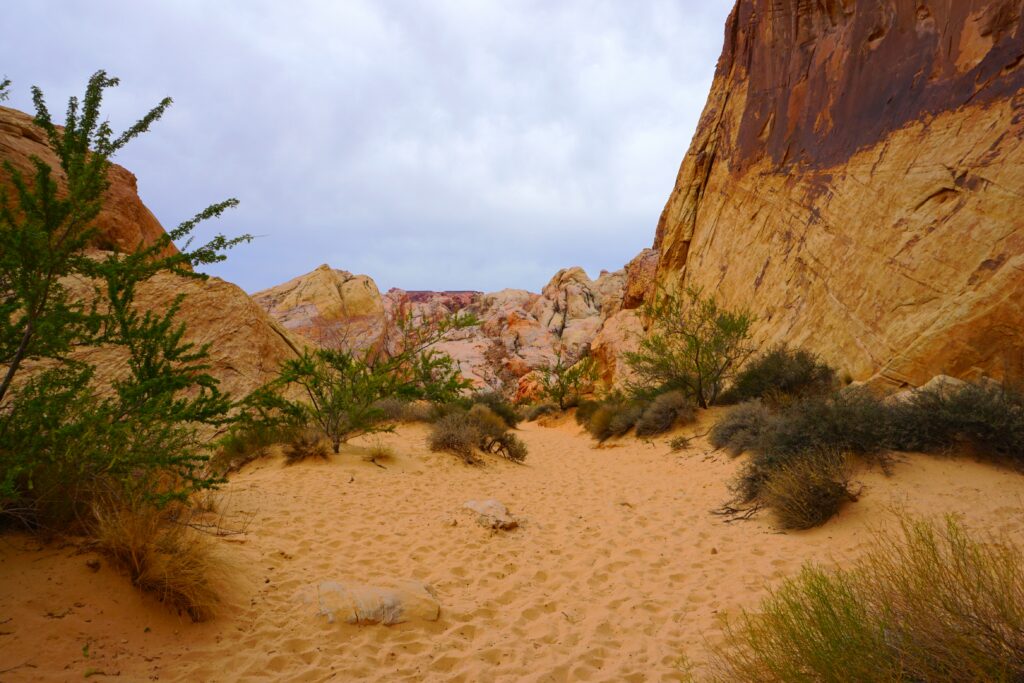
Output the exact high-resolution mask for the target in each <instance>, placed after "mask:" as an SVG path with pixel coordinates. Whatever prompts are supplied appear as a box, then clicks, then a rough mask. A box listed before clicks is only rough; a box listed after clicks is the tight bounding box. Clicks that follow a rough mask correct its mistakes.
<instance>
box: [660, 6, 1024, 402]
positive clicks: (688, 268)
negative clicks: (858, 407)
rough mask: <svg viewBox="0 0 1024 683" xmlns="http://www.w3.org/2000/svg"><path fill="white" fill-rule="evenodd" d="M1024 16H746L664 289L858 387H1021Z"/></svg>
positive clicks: (707, 130)
mask: <svg viewBox="0 0 1024 683" xmlns="http://www.w3.org/2000/svg"><path fill="white" fill-rule="evenodd" d="M1022 4H1024V3H1022V0H919V1H915V2H911V1H910V0H886V1H884V2H871V3H868V2H855V1H854V0H825V1H824V2H814V3H811V2H804V1H803V0H739V1H738V3H737V5H736V7H735V9H734V10H733V12H732V14H731V16H730V17H729V20H728V23H727V26H726V32H725V46H724V49H723V52H722V56H721V58H720V60H719V63H718V67H717V72H716V75H715V79H714V84H713V86H712V89H711V94H710V97H709V99H708V103H707V106H706V108H705V111H704V114H703V117H702V119H701V121H700V125H699V127H698V130H697V133H696V135H695V137H694V139H693V142H692V145H691V147H690V150H689V152H688V153H687V155H686V158H685V159H684V161H683V164H682V167H681V169H680V172H679V177H678V180H677V183H676V187H675V189H674V190H673V192H672V195H671V197H670V198H669V201H668V203H667V205H666V207H665V209H664V212H663V214H662V216H661V220H660V222H659V225H658V230H657V236H656V240H655V246H656V247H657V248H658V249H659V250H660V252H661V263H660V266H659V269H658V280H659V282H660V283H662V284H664V285H668V286H670V287H671V286H677V285H679V284H680V283H682V282H685V283H688V284H694V285H698V286H704V287H706V288H708V289H709V290H714V291H715V292H717V293H718V294H719V295H720V296H721V297H722V298H723V299H724V300H725V301H726V302H727V303H729V304H730V305H743V306H747V307H749V308H751V309H752V310H753V311H754V312H755V313H756V314H757V316H758V317H759V322H758V324H757V329H756V333H757V337H758V340H759V341H761V342H763V343H771V342H775V341H788V342H790V343H793V344H801V345H804V346H807V347H809V348H812V349H814V350H816V351H818V352H819V353H821V354H822V355H823V356H824V357H825V358H826V359H827V360H828V361H829V362H830V363H832V364H834V365H836V366H837V367H839V368H841V369H843V370H845V371H846V372H847V373H848V374H849V375H850V376H851V377H853V378H854V379H859V380H867V379H873V380H874V381H875V382H878V383H891V384H897V385H902V384H920V383H922V382H924V381H926V380H927V379H928V378H930V377H931V376H933V375H936V374H939V373H947V374H955V375H960V376H972V375H976V374H982V373H984V374H988V375H992V376H996V377H1000V376H1004V375H1010V376H1015V377H1020V376H1021V372H1022V369H1024V368H1022V361H1024V306H1022V305H1021V302H1020V301H1019V296H1020V293H1021V292H1024V217H1022V216H1024V212H1022V207H1024V146H1022V145H1021V140H1022V138H1024V19H1022V9H1024V8H1022Z"/></svg>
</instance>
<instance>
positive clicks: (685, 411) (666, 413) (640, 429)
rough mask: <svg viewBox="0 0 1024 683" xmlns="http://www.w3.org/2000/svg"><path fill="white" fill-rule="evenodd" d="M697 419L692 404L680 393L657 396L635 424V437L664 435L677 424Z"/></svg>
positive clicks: (674, 392)
mask: <svg viewBox="0 0 1024 683" xmlns="http://www.w3.org/2000/svg"><path fill="white" fill-rule="evenodd" d="M696 418H697V411H696V410H694V407H693V404H692V403H691V402H690V400H689V399H687V398H686V396H685V395H684V394H683V392H681V391H669V392H667V393H664V394H659V395H658V396H656V397H655V398H654V400H653V401H651V403H650V404H649V405H648V406H647V407H646V408H644V411H643V414H642V415H641V416H640V419H639V420H637V422H636V435H637V436H656V435H658V434H664V433H665V432H667V431H669V430H670V429H672V427H674V426H676V425H677V424H689V423H691V422H693V421H694V420H695V419H696Z"/></svg>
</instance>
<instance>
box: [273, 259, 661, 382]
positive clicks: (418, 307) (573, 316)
mask: <svg viewBox="0 0 1024 683" xmlns="http://www.w3.org/2000/svg"><path fill="white" fill-rule="evenodd" d="M656 264H657V253H656V252H654V251H653V250H645V251H644V252H643V253H642V254H641V255H640V256H638V257H637V259H634V261H632V262H631V263H630V265H629V266H627V267H626V268H624V269H622V270H618V271H615V272H607V271H602V273H601V275H600V276H598V278H597V279H595V280H592V279H590V277H589V276H588V275H587V273H586V271H584V270H583V269H582V268H579V267H573V268H565V269H562V270H560V271H558V272H557V273H556V274H555V275H554V276H553V277H552V278H551V280H550V281H549V282H548V283H547V284H546V285H545V286H544V288H543V289H542V290H541V292H540V293H534V292H529V291H526V290H522V289H504V290H501V291H498V292H489V293H484V292H478V291H472V290H453V291H437V292H434V291H425V290H411V291H407V290H403V289H397V288H393V289H390V290H388V291H387V293H385V294H383V295H381V294H380V292H379V290H378V288H377V286H376V284H375V283H374V282H373V280H372V278H370V277H369V276H366V275H353V274H352V273H349V272H348V271H344V270H337V269H334V268H331V267H329V266H320V267H319V268H317V269H316V270H314V271H312V272H310V273H307V274H305V275H301V276H299V277H297V278H293V279H292V280H289V281H288V282H286V283H283V284H281V285H278V286H276V287H271V288H269V289H265V290H263V291H260V292H256V293H255V294H253V298H254V299H255V301H256V302H257V303H259V304H260V305H261V306H263V307H264V309H266V311H267V312H268V313H269V314H270V315H271V316H273V317H274V318H275V319H277V320H278V321H279V322H280V323H281V324H282V325H283V326H285V327H286V328H288V329H289V330H290V331H292V332H295V333H297V334H300V335H302V336H304V337H305V338H307V339H309V340H310V341H312V342H314V343H316V344H320V345H324V346H340V347H345V348H353V349H364V348H369V347H370V346H372V345H373V344H375V343H377V342H378V341H379V340H380V338H381V335H382V334H384V332H385V331H386V330H388V329H389V326H390V324H391V323H392V322H393V321H394V320H395V319H396V318H397V317H398V316H399V315H402V316H412V318H413V319H414V320H436V319H439V318H441V317H444V316H448V315H451V314H453V313H458V312H466V313H471V314H473V315H475V316H476V317H477V319H478V320H479V324H478V325H475V326H473V327H470V328H467V329H464V330H459V331H457V332H455V333H453V334H452V335H451V336H450V337H449V338H447V339H446V340H445V341H443V342H441V343H439V344H438V345H437V347H436V348H437V349H438V350H441V351H444V352H446V353H448V354H450V355H451V356H452V357H453V358H454V359H455V360H457V361H458V363H459V365H460V368H461V371H462V373H463V375H464V376H465V377H467V378H468V379H470V380H471V381H472V382H473V383H474V384H475V385H476V386H477V387H479V388H490V389H493V390H496V391H504V392H507V393H509V394H513V393H515V392H516V391H517V390H518V384H519V381H520V379H521V378H523V377H524V376H525V375H528V374H529V373H530V372H531V371H533V370H536V369H538V368H540V367H543V366H545V365H548V364H551V363H553V362H554V361H555V359H556V357H557V356H558V354H560V353H561V354H563V356H564V357H566V358H579V357H581V356H582V355H584V354H586V353H588V352H589V350H590V347H591V344H592V343H593V342H594V340H595V338H597V337H598V334H599V332H600V331H601V329H602V327H603V326H604V324H605V322H606V321H607V320H609V319H610V318H612V317H613V316H615V315H617V314H619V313H620V312H622V311H623V309H624V305H625V304H629V305H631V306H634V307H635V306H636V305H639V303H640V301H641V300H642V299H641V298H640V297H638V296H636V292H638V291H641V290H642V289H644V288H645V287H649V286H650V285H651V283H652V282H653V276H654V272H655V270H656ZM631 274H632V277H631ZM641 279H644V280H645V281H644V282H640V280H641ZM628 292H633V293H634V294H633V296H632V297H628V296H627V293H628ZM622 343H623V340H622V339H620V338H619V337H614V338H612V339H610V340H606V342H605V346H606V347H609V346H614V347H615V348H616V349H618V348H619V347H620V346H621V345H622ZM610 353H611V356H613V357H614V355H615V352H610ZM607 378H608V379H609V380H613V379H614V373H610V374H609V375H608V377H607Z"/></svg>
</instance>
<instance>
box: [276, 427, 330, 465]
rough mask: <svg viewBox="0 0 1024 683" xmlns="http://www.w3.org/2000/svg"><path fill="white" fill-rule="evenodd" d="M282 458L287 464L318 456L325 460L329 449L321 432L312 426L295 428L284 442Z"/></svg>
mask: <svg viewBox="0 0 1024 683" xmlns="http://www.w3.org/2000/svg"><path fill="white" fill-rule="evenodd" d="M283 452H284V459H285V461H286V462H287V463H288V464H289V465H293V464H295V463H297V462H302V461H303V460H311V459H313V458H318V459H320V460H326V459H327V458H329V457H330V455H331V451H330V448H329V446H328V444H327V442H326V441H324V435H323V432H321V431H320V430H319V429H314V428H312V427H305V428H302V429H296V430H295V431H294V432H293V433H291V434H290V435H289V438H288V440H287V441H286V442H285V444H284V449H283Z"/></svg>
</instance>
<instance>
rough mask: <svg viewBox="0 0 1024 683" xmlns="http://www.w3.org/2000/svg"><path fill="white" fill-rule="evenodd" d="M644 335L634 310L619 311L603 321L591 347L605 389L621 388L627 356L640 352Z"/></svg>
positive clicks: (640, 321) (638, 317)
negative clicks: (629, 353)
mask: <svg viewBox="0 0 1024 683" xmlns="http://www.w3.org/2000/svg"><path fill="white" fill-rule="evenodd" d="M643 335H644V326H643V321H642V320H641V317H640V313H639V312H638V311H637V310H635V309H627V310H622V311H619V312H618V313H616V314H615V315H613V316H612V317H611V318H608V320H606V321H605V323H604V325H602V327H601V331H600V332H598V333H597V336H596V337H594V341H593V343H591V345H590V354H591V355H592V356H593V357H594V360H595V362H596V363H597V368H598V373H599V379H600V381H601V383H602V384H603V385H604V386H606V387H613V386H621V385H622V384H623V383H624V382H625V381H627V380H628V379H629V377H630V373H629V367H628V365H627V363H626V353H628V352H630V351H636V350H637V349H638V348H639V345H640V340H641V339H643Z"/></svg>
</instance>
